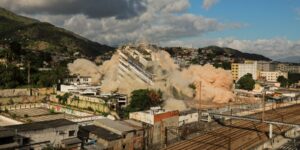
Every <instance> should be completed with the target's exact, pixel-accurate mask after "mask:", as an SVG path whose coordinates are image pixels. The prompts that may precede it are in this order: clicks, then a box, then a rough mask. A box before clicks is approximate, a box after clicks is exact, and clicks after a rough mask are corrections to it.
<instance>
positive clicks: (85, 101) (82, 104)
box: [50, 95, 109, 112]
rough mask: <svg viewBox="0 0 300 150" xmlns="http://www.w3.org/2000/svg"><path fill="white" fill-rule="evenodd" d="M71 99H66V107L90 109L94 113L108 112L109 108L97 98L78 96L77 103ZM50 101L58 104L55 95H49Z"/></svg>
mask: <svg viewBox="0 0 300 150" xmlns="http://www.w3.org/2000/svg"><path fill="white" fill-rule="evenodd" d="M71 99H72V98H69V99H68V102H67V104H68V105H71V106H74V107H77V108H83V109H88V108H92V109H93V110H94V111H100V112H109V108H108V107H107V106H106V104H104V103H103V102H102V101H101V99H99V98H92V97H86V96H79V101H72V100H71ZM50 101H52V102H55V103H58V99H57V98H56V95H51V96H50Z"/></svg>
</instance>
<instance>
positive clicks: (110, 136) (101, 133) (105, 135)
mask: <svg viewBox="0 0 300 150" xmlns="http://www.w3.org/2000/svg"><path fill="white" fill-rule="evenodd" d="M80 129H82V130H85V131H88V132H90V133H92V134H95V135H97V137H98V138H101V139H104V140H107V141H114V140H118V139H121V138H122V136H121V135H118V134H116V133H114V132H111V131H109V130H106V129H104V128H102V127H98V126H95V125H88V126H82V127H80Z"/></svg>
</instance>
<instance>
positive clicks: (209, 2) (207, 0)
mask: <svg viewBox="0 0 300 150" xmlns="http://www.w3.org/2000/svg"><path fill="white" fill-rule="evenodd" d="M218 2H219V0H203V2H202V7H203V8H204V9H206V10H208V9H210V8H211V7H212V6H214V5H215V4H217V3H218Z"/></svg>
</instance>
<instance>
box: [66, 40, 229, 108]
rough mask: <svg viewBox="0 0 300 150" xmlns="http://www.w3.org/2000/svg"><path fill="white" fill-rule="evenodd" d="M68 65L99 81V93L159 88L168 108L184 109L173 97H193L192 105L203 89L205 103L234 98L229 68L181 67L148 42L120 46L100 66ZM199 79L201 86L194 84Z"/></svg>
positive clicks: (80, 63) (77, 63)
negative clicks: (226, 69) (227, 69)
mask: <svg viewBox="0 0 300 150" xmlns="http://www.w3.org/2000/svg"><path fill="white" fill-rule="evenodd" d="M68 66H69V69H70V72H71V73H73V74H80V75H83V76H87V75H90V76H91V77H92V79H94V81H95V82H98V84H101V93H115V92H117V93H122V94H126V95H129V94H130V93H131V92H132V91H134V90H137V89H147V88H148V89H156V90H161V91H162V92H163V99H165V100H166V106H168V104H172V106H170V107H168V108H170V109H174V107H173V106H174V105H176V106H181V107H180V110H183V109H186V104H184V103H185V102H180V101H176V102H178V103H180V104H174V103H175V101H172V100H192V101H191V104H190V103H189V104H187V105H189V106H192V107H195V105H194V104H193V103H194V102H195V103H197V100H198V99H199V97H200V95H199V94H198V93H202V94H201V100H202V101H206V102H208V103H210V102H214V103H227V102H228V101H229V100H232V99H233V93H232V91H231V88H232V76H231V74H230V73H229V72H228V71H225V70H223V69H220V68H215V67H213V66H211V65H204V66H199V65H192V66H190V67H189V68H185V69H180V67H179V66H178V65H177V64H175V63H174V60H173V59H172V58H171V57H170V55H169V54H168V53H167V52H166V51H164V50H162V49H160V48H159V47H157V46H154V45H150V44H138V45H134V46H133V45H124V46H121V47H119V48H118V49H117V52H116V53H115V54H114V55H113V56H112V58H111V60H109V61H106V62H104V63H103V64H102V65H101V66H97V65H96V64H94V63H93V62H90V61H88V60H84V59H78V60H76V61H74V62H73V63H72V64H69V65H68ZM199 82H201V85H202V87H201V88H200V87H199V88H198V87H195V84H197V83H199ZM199 91H201V92H199ZM169 100H171V101H172V102H170V103H169V102H168V101H169ZM173 104H174V105H173ZM171 107H173V108H171ZM177 108H178V107H176V109H177Z"/></svg>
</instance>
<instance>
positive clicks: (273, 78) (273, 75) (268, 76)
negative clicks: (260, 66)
mask: <svg viewBox="0 0 300 150" xmlns="http://www.w3.org/2000/svg"><path fill="white" fill-rule="evenodd" d="M259 76H260V78H263V79H265V80H266V81H268V82H277V78H278V77H279V76H284V77H285V78H288V73H287V72H281V71H271V72H270V71H261V72H260V73H259Z"/></svg>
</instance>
